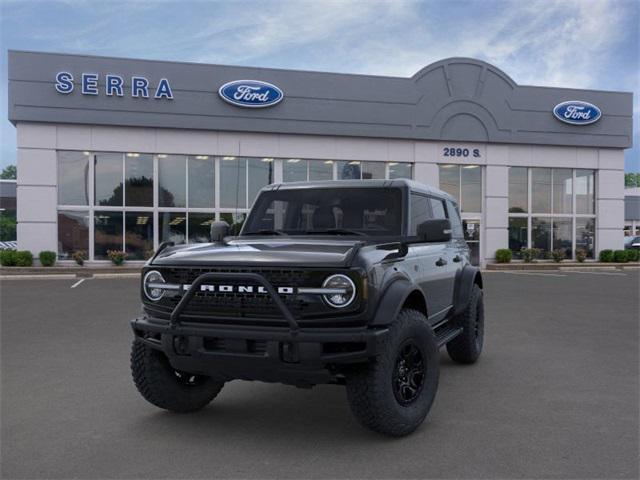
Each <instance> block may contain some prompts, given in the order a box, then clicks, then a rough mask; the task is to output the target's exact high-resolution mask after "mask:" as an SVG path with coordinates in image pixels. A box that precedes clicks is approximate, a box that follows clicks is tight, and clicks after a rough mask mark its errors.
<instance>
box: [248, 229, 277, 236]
mask: <svg viewBox="0 0 640 480" xmlns="http://www.w3.org/2000/svg"><path fill="white" fill-rule="evenodd" d="M244 235H286V233H284V232H283V231H282V230H269V229H267V228H265V229H262V230H256V231H255V232H247V233H245V234H244Z"/></svg>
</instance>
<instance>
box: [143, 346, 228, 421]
mask: <svg viewBox="0 0 640 480" xmlns="http://www.w3.org/2000/svg"><path fill="white" fill-rule="evenodd" d="M131 373H132V375H133V381H134V383H135V385H136V387H137V389H138V391H139V392H140V394H141V395H142V396H143V397H144V398H145V400H147V401H148V402H149V403H152V404H153V405H155V406H156V407H160V408H164V409H165V410H169V411H172V412H178V413H187V412H195V411H197V410H200V409H201V408H204V407H205V406H207V405H208V404H209V402H211V400H213V399H214V398H215V397H216V396H217V395H218V393H220V390H222V387H223V386H224V382H222V381H217V380H214V379H212V378H211V377H207V376H204V375H194V374H191V373H187V372H182V371H179V370H175V369H174V368H173V367H172V366H171V364H170V363H169V360H168V359H167V357H166V355H165V354H164V353H162V352H160V351H158V350H155V349H153V348H151V347H149V346H148V345H145V344H144V343H142V342H139V341H136V340H134V342H133V346H132V349H131Z"/></svg>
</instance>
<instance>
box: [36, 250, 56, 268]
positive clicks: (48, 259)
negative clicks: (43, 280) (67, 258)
mask: <svg viewBox="0 0 640 480" xmlns="http://www.w3.org/2000/svg"><path fill="white" fill-rule="evenodd" d="M56 257H57V255H56V252H52V251H51V250H43V251H42V252H40V255H38V258H39V259H40V265H42V266H43V267H53V266H54V265H55V263H56Z"/></svg>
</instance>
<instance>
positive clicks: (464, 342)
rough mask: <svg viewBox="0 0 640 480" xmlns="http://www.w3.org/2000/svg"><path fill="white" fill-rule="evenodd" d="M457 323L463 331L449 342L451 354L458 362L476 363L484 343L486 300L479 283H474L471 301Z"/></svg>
mask: <svg viewBox="0 0 640 480" xmlns="http://www.w3.org/2000/svg"><path fill="white" fill-rule="evenodd" d="M455 323H456V324H457V325H458V326H460V327H462V333H461V334H460V335H458V336H457V337H456V338H454V339H453V340H451V341H450V342H449V343H447V352H448V353H449V356H450V357H451V359H452V360H454V361H456V362H458V363H476V362H477V361H478V358H480V354H481V353H482V345H483V343H484V301H483V297H482V289H481V288H480V287H479V286H478V285H476V284H474V285H473V289H472V290H471V295H470V297H469V303H468V304H467V307H466V308H465V309H464V311H463V312H462V313H461V314H460V315H459V316H458V317H457V318H456V319H455Z"/></svg>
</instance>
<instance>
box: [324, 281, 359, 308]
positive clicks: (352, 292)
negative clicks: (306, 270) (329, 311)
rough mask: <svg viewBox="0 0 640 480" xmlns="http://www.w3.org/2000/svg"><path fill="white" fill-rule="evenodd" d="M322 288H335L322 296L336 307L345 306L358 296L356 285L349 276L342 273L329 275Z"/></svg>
mask: <svg viewBox="0 0 640 480" xmlns="http://www.w3.org/2000/svg"><path fill="white" fill-rule="evenodd" d="M322 288H327V289H332V290H335V291H334V292H331V293H326V294H325V295H323V296H322V297H323V298H324V301H325V302H327V303H328V304H329V305H331V306H332V307H334V308H344V307H346V306H348V305H350V304H351V302H353V300H354V299H355V298H356V286H355V285H354V283H353V281H351V279H350V278H349V277H347V276H346V275H342V274H341V273H338V274H336V275H331V276H330V277H328V278H327V279H326V280H325V281H324V283H323V284H322Z"/></svg>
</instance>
